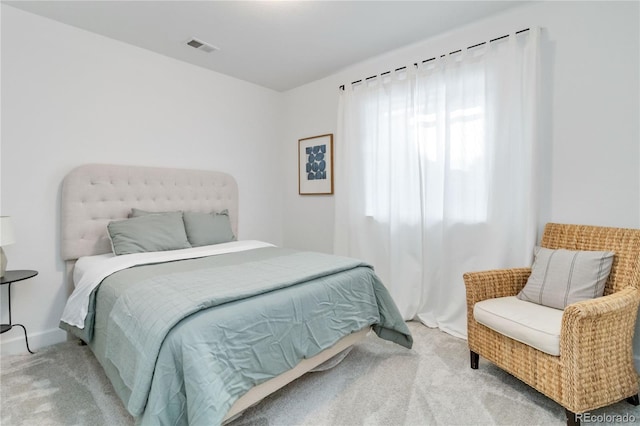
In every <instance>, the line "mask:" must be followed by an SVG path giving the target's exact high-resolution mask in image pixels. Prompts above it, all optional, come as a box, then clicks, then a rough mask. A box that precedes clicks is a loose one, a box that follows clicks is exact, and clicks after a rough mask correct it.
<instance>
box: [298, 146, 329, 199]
mask: <svg viewBox="0 0 640 426" xmlns="http://www.w3.org/2000/svg"><path fill="white" fill-rule="evenodd" d="M298 193H299V194H300V195H329V194H333V134H332V133H330V134H327V135H320V136H313V137H310V138H304V139H299V140H298Z"/></svg>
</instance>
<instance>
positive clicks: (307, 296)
mask: <svg viewBox="0 0 640 426" xmlns="http://www.w3.org/2000/svg"><path fill="white" fill-rule="evenodd" d="M88 318H93V316H92V315H90V316H88ZM95 318H96V320H95V321H96V324H95V328H96V330H95V339H94V340H97V341H96V342H92V348H93V349H94V352H96V355H97V357H98V359H99V360H100V361H101V363H102V364H103V366H104V367H105V371H106V372H107V375H108V376H109V377H110V379H111V380H112V382H113V383H114V388H115V389H116V392H117V393H118V395H119V396H120V397H121V398H122V400H123V402H124V403H125V406H126V407H127V409H128V410H129V412H130V413H131V414H132V415H134V416H136V418H137V420H138V422H139V423H141V424H172V425H173V424H185V425H186V424H191V425H200V424H201V425H215V424H219V423H220V422H221V421H222V419H223V418H224V416H225V414H226V412H227V411H228V410H229V408H230V407H231V405H233V403H234V402H235V401H236V400H237V399H238V398H239V397H241V396H242V395H243V394H244V393H246V392H247V391H248V390H249V389H250V388H251V387H253V386H255V385H257V384H260V383H262V382H264V381H266V380H268V379H270V378H272V377H275V376H277V375H279V374H281V373H283V372H285V371H287V370H289V369H291V368H293V367H294V366H295V365H297V364H298V363H299V362H300V361H301V360H302V359H304V358H309V357H312V356H314V355H316V354H317V353H319V352H321V351H322V350H324V349H327V348H329V347H330V346H332V345H333V344H334V343H336V342H337V341H338V340H339V339H340V338H342V337H344V336H345V335H348V334H350V333H352V332H354V331H357V330H360V329H362V328H363V327H365V326H367V325H372V326H373V328H374V330H375V332H376V333H377V334H378V335H379V336H380V337H382V338H385V339H388V340H391V341H394V342H396V343H398V344H401V345H403V346H406V347H408V348H410V347H411V345H412V338H411V335H410V332H409V330H408V328H407V326H406V324H405V323H404V321H403V320H402V318H401V316H400V315H399V313H398V311H397V308H396V307H395V305H394V303H393V301H392V300H391V297H390V296H389V294H388V292H387V291H386V288H385V287H384V285H382V283H381V282H380V281H379V279H378V278H377V276H376V275H375V273H374V272H373V270H372V268H371V267H369V266H368V265H366V264H363V263H362V262H360V261H357V260H354V259H349V258H342V257H337V256H331V255H325V254H320V253H310V252H297V251H293V250H286V249H280V248H262V249H255V250H249V251H245V252H238V253H229V254H225V255H220V256H212V257H206V258H202V259H192V260H183V261H177V262H169V263H165V264H159V265H144V266H138V267H135V268H130V269H127V270H123V271H120V272H117V273H115V274H113V275H111V276H110V277H108V278H106V279H105V280H104V281H103V283H102V284H101V287H100V288H99V289H98V292H97V293H96V316H95ZM88 326H90V325H88ZM86 327H87V325H86V326H85V328H86Z"/></svg>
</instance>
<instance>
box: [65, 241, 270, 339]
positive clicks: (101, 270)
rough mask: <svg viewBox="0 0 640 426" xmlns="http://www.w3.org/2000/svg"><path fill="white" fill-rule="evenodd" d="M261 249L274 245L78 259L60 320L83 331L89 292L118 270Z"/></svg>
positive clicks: (246, 243)
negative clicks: (71, 291) (72, 287)
mask: <svg viewBox="0 0 640 426" xmlns="http://www.w3.org/2000/svg"><path fill="white" fill-rule="evenodd" d="M262 247H274V245H273V244H270V243H265V242H263V241H256V240H246V241H232V242H229V243H222V244H216V245H212V246H202V247H192V248H188V249H182V250H170V251H160V252H149V253H134V254H126V255H120V256H115V255H114V254H113V253H109V254H100V255H96V256H86V257H81V258H80V259H78V261H77V262H76V265H75V270H74V273H73V282H74V284H75V288H74V290H73V293H71V296H69V299H68V300H67V304H66V306H65V308H64V311H63V313H62V318H61V321H62V322H65V323H67V324H69V325H72V326H74V327H77V328H80V329H84V321H85V319H86V317H87V312H88V311H89V300H90V296H91V292H92V291H93V289H94V288H96V287H97V286H98V285H99V284H100V283H101V282H102V280H103V279H105V278H106V277H108V276H109V275H111V274H113V273H115V272H118V271H120V270H123V269H127V268H131V267H133V266H137V265H144V264H149V263H160V262H170V261H174V260H183V259H196V258H199V257H206V256H216V255H220V254H225V253H234V252H239V251H245V250H253V249H257V248H262Z"/></svg>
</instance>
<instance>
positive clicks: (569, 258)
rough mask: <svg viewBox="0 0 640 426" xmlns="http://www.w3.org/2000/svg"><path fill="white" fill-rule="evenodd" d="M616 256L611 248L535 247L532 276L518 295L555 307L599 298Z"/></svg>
mask: <svg viewBox="0 0 640 426" xmlns="http://www.w3.org/2000/svg"><path fill="white" fill-rule="evenodd" d="M613 256H614V253H613V252H610V251H572V250H565V249H557V250H551V249H547V248H544V247H536V250H535V261H534V262H533V266H532V267H531V275H530V276H529V279H528V280H527V284H526V285H525V286H524V288H523V289H522V291H520V293H519V294H518V296H517V297H518V299H520V300H525V301H528V302H533V303H537V304H539V305H544V306H548V307H550V308H556V309H564V308H565V307H566V306H568V305H570V304H572V303H575V302H579V301H581V300H587V299H593V298H596V297H600V296H602V294H603V293H604V287H605V284H606V282H607V278H608V277H609V273H610V272H611V265H612V264H613Z"/></svg>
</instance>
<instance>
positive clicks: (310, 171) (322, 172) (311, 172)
mask: <svg viewBox="0 0 640 426" xmlns="http://www.w3.org/2000/svg"><path fill="white" fill-rule="evenodd" d="M305 153H306V154H307V165H306V171H307V180H321V179H326V178H327V162H326V161H325V159H324V156H325V154H326V153H327V145H326V144H323V145H316V146H309V147H307V148H306V149H305Z"/></svg>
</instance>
